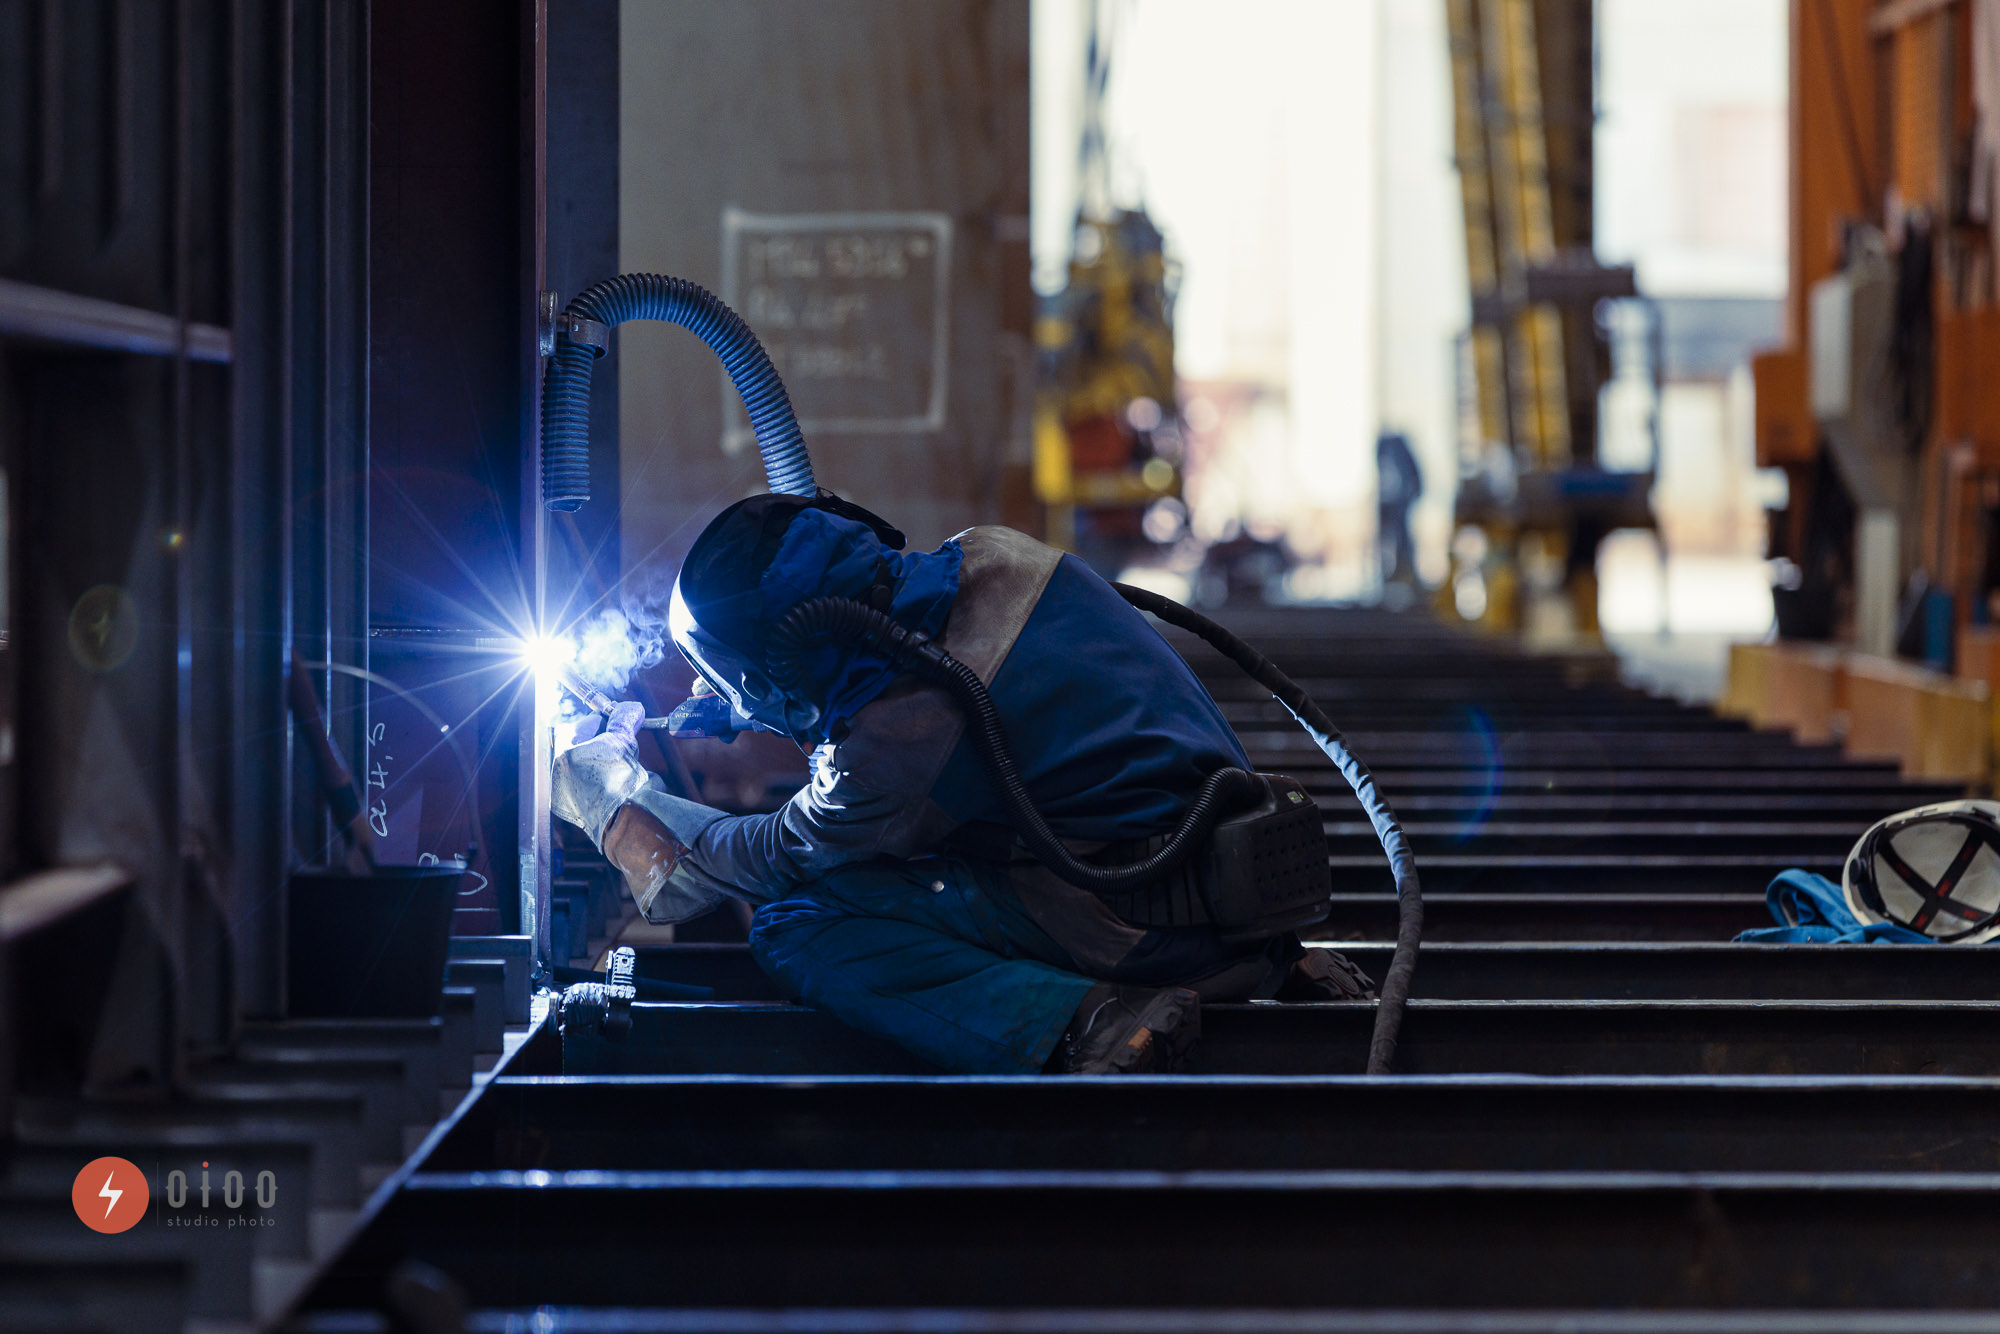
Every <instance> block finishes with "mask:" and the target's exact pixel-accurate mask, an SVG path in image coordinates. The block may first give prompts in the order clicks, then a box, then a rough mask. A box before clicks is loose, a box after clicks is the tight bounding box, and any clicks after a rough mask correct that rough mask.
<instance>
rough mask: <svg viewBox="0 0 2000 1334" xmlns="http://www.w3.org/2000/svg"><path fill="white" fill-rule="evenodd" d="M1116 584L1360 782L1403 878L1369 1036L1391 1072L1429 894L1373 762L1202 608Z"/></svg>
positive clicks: (1371, 1066) (1378, 1064)
mask: <svg viewBox="0 0 2000 1334" xmlns="http://www.w3.org/2000/svg"><path fill="white" fill-rule="evenodd" d="M1111 586H1112V587H1113V588H1115V589H1117V590H1118V592H1119V595H1120V596H1122V597H1123V598H1124V599H1125V600H1126V601H1127V602H1129V603H1131V604H1132V605H1133V606H1135V607H1137V608H1138V609H1139V610H1141V611H1144V612H1150V613H1152V614H1153V615H1154V616H1157V617H1159V618H1160V619H1161V620H1163V621H1165V622H1166V623H1167V624H1169V625H1172V626H1176V627H1178V628H1180V629H1182V630H1186V631H1188V632H1189V633H1191V634H1195V635H1198V636H1200V637H1201V638H1202V639H1203V640H1204V641H1206V642H1207V643H1208V645H1209V646H1210V647H1211V648H1213V649H1215V651H1216V652H1218V653H1220V654H1222V656H1223V657H1225V658H1228V659H1229V660H1230V661H1231V662H1233V663H1235V664H1236V665H1237V666H1238V667H1240V668H1241V669H1242V670H1243V673H1244V674H1245V675H1246V676H1248V677H1250V678H1251V679H1252V680H1254V681H1255V682H1257V684H1259V685H1261V686H1263V687H1264V688H1265V689H1266V690H1269V691H1270V692H1271V694H1272V695H1273V696H1275V697H1276V698H1277V701H1278V702H1279V703H1280V704H1283V705H1284V706H1285V708H1286V709H1287V710H1289V711H1290V712H1291V715H1292V717H1293V718H1295V719H1297V720H1298V724H1299V726H1300V727H1302V728H1304V729H1305V731H1306V734H1307V735H1308V736H1310V737H1311V738H1312V739H1313V741H1314V743H1315V744H1317V745H1318V746H1319V748H1320V749H1321V750H1322V751H1324V752H1325V753H1326V757H1327V758H1328V759H1330V760H1332V761H1333V767H1334V768H1336V769H1338V770H1340V776H1341V777H1342V778H1345V779H1346V780H1347V785H1348V786H1349V787H1351V788H1353V789H1354V796H1355V798H1356V799H1357V800H1358V801H1360V803H1361V809H1362V810H1364V811H1366V812H1367V813H1368V820H1369V823H1371V824H1373V825H1374V826H1375V837H1376V838H1377V839H1379V840H1380V841H1381V843H1382V851H1383V853H1384V854H1385V855H1387V857H1388V858H1389V869H1390V871H1391V872H1392V873H1393V874H1394V875H1395V877H1396V952H1395V954H1394V955H1392V956H1391V958H1390V962H1389V971H1388V972H1387V974H1385V975H1384V976H1383V978H1382V988H1381V993H1380V994H1381V1000H1380V1001H1379V1002H1378V1004H1377V1005H1376V1009H1375V1032H1374V1035H1373V1036H1372V1037H1371V1038H1370V1039H1369V1042H1368V1073H1369V1074H1371V1075H1386V1074H1388V1073H1389V1066H1390V1064H1391V1062H1393V1061H1394V1059H1395V1056H1396V1037H1397V1034H1398V1033H1399V1032H1400V1031H1401V1030H1402V1026H1403V1006H1404V1002H1405V1001H1407V1000H1408V999H1409V995H1410V976H1411V974H1413V973H1414V972H1415V971H1416V967H1417V948H1418V946H1419V944H1420V943H1421V942H1422V939H1423V934H1424V900H1423V892H1422V890H1421V889H1420V888H1419V887H1418V885H1417V862H1416V857H1415V856H1414V855H1413V854H1412V853H1411V852H1410V844H1409V840H1408V839H1407V838H1405V837H1404V835H1403V827H1402V825H1401V824H1399V823H1397V820H1396V813H1395V812H1394V811H1392V810H1390V809H1389V803H1388V802H1386V801H1384V800H1383V799H1382V794H1381V793H1380V792H1378V791H1376V789H1375V779H1374V776H1373V775H1371V774H1370V773H1369V772H1368V766H1367V765H1365V764H1363V763H1362V762H1361V761H1360V759H1358V758H1357V757H1356V756H1355V754H1354V752H1353V751H1351V750H1349V749H1348V748H1347V743H1346V742H1345V741H1344V740H1342V739H1341V735H1340V731H1339V729H1338V728H1336V727H1335V726H1334V725H1333V720H1332V719H1331V718H1329V717H1327V716H1326V712H1325V710H1323V709H1321V708H1320V707H1319V705H1318V704H1315V703H1314V702H1313V698H1312V696H1310V695H1308V694H1307V693H1306V692H1305V689H1304V687H1302V686H1300V685H1299V683H1298V682H1296V681H1294V680H1292V678H1291V677H1289V676H1287V675H1285V674H1284V672H1282V671H1280V670H1279V669H1278V665H1277V664H1276V663H1274V662H1272V661H1271V660H1270V659H1269V658H1267V657H1265V656H1264V655H1263V654H1262V653H1259V652H1258V651H1257V650H1256V649H1254V648H1252V647H1251V646H1250V645H1249V644H1247V643H1245V642H1244V641H1243V640H1242V639H1239V638H1238V637H1237V636H1235V635H1233V634H1231V633H1230V632H1229V631H1227V630H1225V629H1223V628H1222V627H1221V626H1219V625H1217V624H1216V623H1215V622H1214V621H1211V620H1209V619H1208V617H1206V616H1203V615H1202V614H1201V613H1200V612H1197V611H1194V610H1191V609H1190V608H1187V607H1183V606H1182V605H1181V604H1180V603H1178V602H1175V601H1174V600H1173V599H1171V598H1165V597H1161V596H1160V595H1159V594H1158V593H1154V592H1150V591H1148V590H1146V589H1143V588H1134V587H1133V586H1131V585H1130V584H1117V583H1114V584H1113V585H1111Z"/></svg>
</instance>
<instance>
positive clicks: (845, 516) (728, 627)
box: [668, 491, 958, 744]
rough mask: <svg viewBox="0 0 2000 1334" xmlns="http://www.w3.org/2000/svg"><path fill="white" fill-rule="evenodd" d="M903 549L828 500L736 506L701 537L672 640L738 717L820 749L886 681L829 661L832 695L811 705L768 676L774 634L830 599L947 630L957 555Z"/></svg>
mask: <svg viewBox="0 0 2000 1334" xmlns="http://www.w3.org/2000/svg"><path fill="white" fill-rule="evenodd" d="M806 516H810V517H809V518H808V517H806ZM802 518H803V519H805V522H804V523H803V525H801V523H800V521H801V519H802ZM903 544H904V537H903V534H902V533H901V532H899V531H897V530H896V529H895V528H894V527H892V526H891V525H889V524H888V523H886V522H884V521H883V520H882V519H880V518H879V517H877V516H876V515H874V514H871V513H870V512H869V511H867V510H865V509H863V508H861V507H860V506H858V505H854V504H851V503H849V502H848V501H845V500H842V499H841V498H840V497H838V496H834V495H830V494H828V493H827V492H824V491H822V492H820V493H819V494H818V495H815V496H790V495H779V494H768V495H759V496H752V497H750V498H749V499H748V500H742V501H738V502H737V503H736V504H734V505H731V506H730V507H729V508H728V509H726V510H724V511H723V512H722V513H720V514H718V515H717V516H716V517H715V519H714V520H713V521H712V522H710V524H709V525H708V527H707V528H705V529H703V530H702V534H701V536H700V537H698V538H696V539H695V543H694V546H693V547H692V548H691V549H690V550H689V552H688V556H687V559H686V561H685V562H683V563H682V566H681V571H680V576H679V578H677V579H676V580H675V582H674V591H673V600H672V603H671V605H670V607H669V611H668V631H669V634H670V635H671V637H672V638H673V641H674V646H675V647H676V648H678V649H679V650H680V651H681V655H682V656H683V657H685V658H686V659H687V660H688V662H689V663H690V664H691V665H692V666H693V667H694V669H695V670H696V671H697V672H699V673H700V674H701V676H702V679H703V680H705V681H706V682H707V683H708V684H709V685H710V686H711V687H712V688H713V689H714V690H715V691H716V693H717V694H719V695H721V696H723V697H724V698H725V699H726V700H728V702H729V704H730V706H731V708H732V709H733V710H734V711H735V712H736V713H739V714H741V715H743V716H744V717H746V718H748V719H750V720H751V721H752V722H754V723H756V724H757V725H758V726H760V727H762V728H765V729H767V730H769V731H773V732H781V733H784V734H785V735H788V736H790V737H792V738H793V739H794V740H796V741H798V742H800V743H801V744H811V743H813V742H815V741H817V740H819V739H821V738H822V737H823V735H824V732H825V730H826V728H827V727H828V726H830V725H831V724H832V723H833V722H834V721H836V720H837V719H838V718H839V717H844V716H847V715H849V714H851V713H852V712H853V711H854V710H855V709H857V708H859V707H861V705H862V704H864V703H866V702H867V700H869V699H873V698H874V697H875V695H877V694H879V693H881V689H882V688H884V687H886V685H887V676H886V673H880V674H882V675H883V679H882V680H881V682H880V684H874V682H873V677H874V676H875V675H877V674H878V673H876V672H873V671H869V670H864V671H863V676H864V677H865V678H867V679H862V680H857V679H855V677H854V672H853V668H855V667H856V666H860V667H862V668H864V669H866V668H868V666H869V661H870V659H871V656H872V655H867V654H848V655H845V658H844V659H843V660H842V661H840V662H832V661H825V662H821V663H818V664H816V666H818V667H820V668H821V669H822V671H821V672H820V673H819V679H820V680H821V681H823V682H828V683H830V684H829V688H828V689H827V690H826V691H824V692H822V698H820V699H817V700H815V699H806V698H802V697H800V696H799V695H797V694H791V693H788V692H786V691H785V690H783V689H781V688H780V687H779V686H778V685H777V683H776V682H775V681H774V680H773V679H772V677H771V675H770V672H769V671H768V670H767V668H766V666H765V652H766V643H765V635H766V632H767V631H768V629H769V628H770V627H771V626H772V625H774V624H776V623H777V621H778V620H779V619H780V618H781V617H782V616H783V615H784V614H785V613H786V612H788V611H790V610H791V609H792V608H793V607H794V606H796V605H798V603H800V602H802V601H805V600H807V599H809V598H813V597H828V596H831V597H855V598H862V599H865V600H868V601H870V602H871V603H872V604H874V605H878V606H880V608H881V609H882V610H883V611H885V612H889V613H890V614H892V615H895V616H897V619H899V620H903V621H905V622H906V623H907V624H909V625H910V626H911V627H912V628H922V629H925V630H926V632H930V633H934V632H935V631H936V630H938V629H941V628H942V626H943V622H944V618H945V616H946V615H947V614H948V613H949V610H950V606H951V599H952V597H953V595H955V594H956V592H957V588H958V577H957V576H958V557H957V548H956V546H955V545H953V544H947V548H946V549H945V550H941V551H939V552H937V553H932V554H929V555H909V554H904V553H902V552H901V550H900V548H901V547H902V546H903ZM881 666H882V667H884V668H886V662H884V663H883V664H881ZM870 685H873V687H874V688H873V689H868V688H867V687H868V686H870Z"/></svg>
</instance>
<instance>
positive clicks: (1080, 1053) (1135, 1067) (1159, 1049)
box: [1049, 982, 1201, 1075]
mask: <svg viewBox="0 0 2000 1334" xmlns="http://www.w3.org/2000/svg"><path fill="white" fill-rule="evenodd" d="M1200 1037H1201V998H1200V997H1199V996H1197V995H1195V994H1194V993H1193V992H1192V991H1189V990H1188V989H1187V988H1185V987H1164V988H1160V989H1158V990H1155V989H1154V988H1151V987H1123V986H1119V985H1117V984H1116V983H1113V982H1100V983H1098V984H1097V985H1096V986H1094V987H1092V988H1091V989H1090V990H1089V991H1087V992H1085V993H1084V996H1083V1003H1082V1004H1081V1005H1079V1006H1077V1007H1076V1017H1075V1018H1074V1019H1072V1020H1070V1021H1069V1028H1068V1029H1067V1030H1065V1031H1064V1033H1063V1035H1062V1040H1061V1041H1060V1042H1058V1043H1056V1053H1055V1057H1054V1059H1052V1060H1051V1061H1050V1062H1049V1069H1050V1070H1051V1071H1052V1072H1053V1073H1055V1074H1059V1075H1143V1074H1164V1073H1166V1072H1168V1071H1171V1070H1177V1069H1179V1068H1180V1066H1181V1063H1182V1062H1183V1061H1185V1060H1186V1059H1187V1055H1188V1052H1189V1051H1190V1050H1192V1049H1193V1047H1194V1044H1195V1042H1196V1041H1197V1040H1198V1039H1199V1038H1200Z"/></svg>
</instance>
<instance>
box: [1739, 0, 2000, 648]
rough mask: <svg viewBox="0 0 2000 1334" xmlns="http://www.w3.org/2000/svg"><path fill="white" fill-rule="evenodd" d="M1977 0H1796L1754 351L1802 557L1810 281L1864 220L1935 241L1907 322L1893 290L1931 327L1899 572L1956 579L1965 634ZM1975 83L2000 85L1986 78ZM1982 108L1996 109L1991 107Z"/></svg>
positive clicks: (1973, 432)
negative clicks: (1780, 297) (1777, 229)
mask: <svg viewBox="0 0 2000 1334" xmlns="http://www.w3.org/2000/svg"><path fill="white" fill-rule="evenodd" d="M1984 3H1987V0H1792V6H1791V37H1790V42H1791V90H1792V91H1791V126H1790V150H1791V151H1790V160H1791V182H1790V245H1791V256H1790V290H1789V294H1788V298H1787V307H1786V328H1787V335H1788V339H1787V344H1786V346H1785V347H1783V348H1780V349H1776V350H1773V351H1770V352H1767V353H1764V354H1763V355H1761V356H1759V357H1757V358H1756V359H1755V361H1754V363H1753V372H1754V376H1755V383H1756V427H1755V429H1756V442H1757V461H1758V463H1759V465H1760V466H1764V467H1775V468H1782V469H1784V470H1785V472H1786V473H1787V475H1788V477H1789V480H1790V483H1791V486H1790V500H1789V503H1788V505H1787V508H1786V509H1785V510H1783V511H1780V512H1778V513H1776V514H1774V515H1773V527H1772V533H1771V546H1772V554H1773V555H1781V556H1789V557H1792V558H1794V559H1799V558H1800V553H1802V552H1803V551H1805V549H1806V548H1807V546H1808V544H1809V542H1810V540H1811V537H1810V530H1811V528H1812V523H1813V513H1814V507H1815V505H1825V504H1826V503H1827V502H1828V497H1826V496H1825V495H1823V494H1816V492H1823V491H1824V490H1825V489H1826V488H1827V480H1826V479H1827V477H1828V476H1829V474H1828V472H1827V470H1825V469H1823V468H1822V467H1821V464H1820V455H1821V453H1822V451H1823V450H1825V449H1826V448H1827V441H1826V436H1825V432H1824V431H1823V430H1822V429H1821V427H1820V425H1819V424H1818V423H1817V422H1816V421H1815V418H1814V414H1813V411H1812V408H1811V397H1810V392H1811V371H1810V366H1811V349H1812V347H1813V346H1814V332H1815V331H1814V329H1813V327H1812V319H1813V314H1812V311H1813V304H1812V292H1813V286H1814V284H1815V283H1818V282H1820V281H1821V280H1822V279H1825V278H1827V277H1829V275H1832V274H1835V273H1836V272H1838V271H1839V270H1840V269H1841V268H1842V265H1843V262H1844V255H1845V253H1846V251H1847V248H1848V238H1849V237H1850V235H1851V234H1852V233H1853V231H1854V229H1855V228H1856V227H1859V226H1866V227H1872V228H1875V229H1879V232H1880V234H1881V236H1882V238H1883V239H1884V241H1885V242H1886V245H1887V247H1888V253H1889V254H1890V256H1891V259H1892V262H1898V261H1900V260H1901V259H1903V258H1904V257H1905V256H1904V251H1905V249H1906V248H1907V247H1910V246H1928V247H1931V254H1930V261H1931V262H1930V264H1929V302H1928V312H1927V313H1925V314H1923V315H1921V316H1919V317H1918V318H1916V319H1914V320H1912V319H1910V318H1908V317H1907V314H1906V311H1905V309H1904V297H1905V296H1906V295H1914V294H1906V293H1899V297H1898V301H1899V314H1898V319H1899V321H1901V323H1902V328H1903V331H1902V333H1901V335H1900V336H1902V337H1903V338H1904V339H1905V345H1906V346H1908V345H1911V343H1910V340H1911V339H1912V338H1913V337H1914V339H1915V344H1914V345H1915V346H1918V347H1921V346H1922V345H1923V342H1924V335H1926V334H1927V335H1928V358H1927V359H1928V366H1927V367H1925V368H1924V370H1925V375H1924V379H1925V380H1926V381H1927V383H1926V384H1922V385H1919V386H1917V388H1918V390H1921V389H1924V388H1927V389H1928V391H1929V393H1928V402H1927V403H1924V402H1923V401H1922V396H1921V394H1920V393H1919V395H1918V397H1917V400H1916V401H1918V402H1919V403H1920V404H1922V406H1921V408H1920V410H1918V411H1916V412H1914V413H1912V412H1907V411H1906V412H1905V413H1904V414H1903V417H1902V424H1903V425H1904V426H1905V427H1906V428H1909V430H1910V435H1911V439H1910V441H1909V444H1908V448H1909V449H1911V450H1913V451H1915V452H1916V464H1915V475H1916V476H1917V478H1918V479H1919V489H1920V494H1921V501H1920V502H1919V503H1913V504H1912V505H1911V506H1910V513H1911V516H1912V517H1913V518H1916V519H1918V523H1917V525H1916V531H1915V532H1914V533H1911V534H1906V536H1905V541H1904V543H1903V546H1902V551H1903V560H1904V565H1905V568H1904V569H1902V570H1900V571H1899V572H1898V577H1899V579H1902V580H1907V579H1909V578H1910V577H1911V576H1912V574H1914V573H1921V574H1923V575H1924V576H1925V578H1926V579H1927V581H1928V584H1929V587H1930V588H1931V589H1933V590H1942V591H1943V592H1946V593H1948V594H1950V596H1951V599H1952V602H1951V614H1952V619H1953V628H1954V629H1955V630H1958V631H1960V632H1962V631H1963V629H1964V628H1965V627H1966V626H1967V625H1968V624H1971V623H1974V622H1979V623H1983V622H1985V621H1986V620H1987V619H1988V605H1987V604H1988V600H1989V598H1992V597H1993V596H1994V594H1995V591H1996V588H1995V585H1996V582H2000V577H1997V576H2000V303H1996V299H1995V298H1996V291H1995V273H1994V245H1993V237H1994V233H1995V230H1996V226H1997V225H2000V224H1996V222H1995V220H1994V219H1993V217H1991V216H1990V215H1991V214H1992V213H1993V212H1995V211H1996V210H1993V209H1988V208H1983V207H1982V204H1981V198H1980V196H1981V195H1984V196H1985V197H1986V199H1987V200H1988V201H1992V200H1994V195H1993V193H1992V191H1991V189H1990V186H1988V185H1986V184H1985V183H1984V182H1985V178H1984V177H1983V176H1982V172H1983V171H1985V170H1987V168H1985V167H1982V166H1981V165H1980V163H1979V160H1978V159H1979V157H1980V154H1981V141H1982V136H1981V134H1980V114H1981V109H1982V108H1981V105H1980V93H1979V90H1978V84H1979V80H1978V79H1977V77H1976V75H1975V67H1976V65H1977V63H1978V61H1979V60H1980V59H1981V57H1980V56H1979V54H1978V52H1979V50H1980V48H1981V46H1982V45H1983V46H1984V47H1985V48H1986V50H1987V52H1988V54H1987V56H1986V57H1984V58H1985V59H1987V60H1989V61H1991V62H1993V66H1991V67H1990V68H2000V6H1996V7H1995V8H1994V9H1992V10H1989V11H1988V13H1987V14H1986V15H1979V14H1978V13H1977V11H1978V10H1979V8H1980V7H1981V5H1982V4H1984ZM1985 97H1986V100H1987V102H1988V103H1991V102H1993V101H1996V100H2000V96H1996V92H1995V90H1993V89H1992V88H1991V86H1990V85H1989V87H1988V90H1987V91H1986V93H1985ZM1984 111H1985V114H1986V115H1987V116H1988V117H1993V116H1996V115H2000V106H1993V105H1987V106H1986V107H1985V108H1984ZM1987 142H1989V143H1990V142H1991V140H1990V139H1989V140H1987ZM1898 271H1899V272H1900V273H1902V274H1905V275H1907V274H1910V273H1912V272H1914V271H1917V270H1916V269H1914V268H1913V266H1911V265H1908V264H1902V263H1898ZM1909 304H1912V305H1919V306H1920V305H1921V304H1922V303H1909ZM1911 392H1912V391H1911V390H1909V389H1905V390H1904V391H1903V400H1904V402H1905V404H1906V405H1907V403H1908V402H1909V401H1910V396H1911ZM1848 559H1849V560H1850V561H1852V560H1853V559H1855V557H1854V556H1853V555H1852V554H1850V555H1849V557H1848ZM1853 577H1854V572H1853V571H1852V570H1851V569H1850V571H1849V574H1848V578H1849V580H1850V581H1851V580H1852V578H1853ZM1961 656H1963V655H1961Z"/></svg>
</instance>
